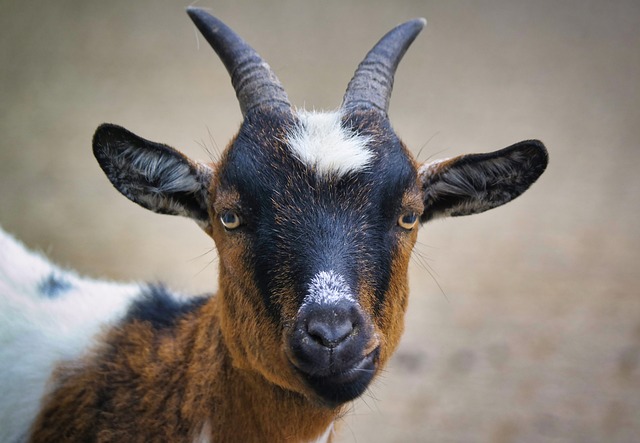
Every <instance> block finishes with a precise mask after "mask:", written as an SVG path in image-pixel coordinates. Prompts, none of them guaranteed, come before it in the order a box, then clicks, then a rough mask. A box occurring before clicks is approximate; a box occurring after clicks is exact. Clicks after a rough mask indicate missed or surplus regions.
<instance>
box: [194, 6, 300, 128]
mask: <svg viewBox="0 0 640 443" xmlns="http://www.w3.org/2000/svg"><path fill="white" fill-rule="evenodd" d="M187 14H189V17H191V20H193V22H194V23H195V25H196V27H197V28H198V29H199V30H200V32H201V33H202V35H203V36H204V38H205V39H206V40H207V41H208V42H209V44H210V45H211V47H212V48H213V49H214V51H216V53H217V54H218V57H220V60H222V63H224V66H225V67H226V68H227V71H228V72H229V75H231V84H232V85H233V88H234V89H235V90H236V96H237V97H238V101H239V102H240V109H241V111H242V115H243V116H245V115H246V114H247V113H248V112H249V111H251V110H252V109H254V108H256V107H258V106H269V107H271V108H279V109H285V110H290V109H291V104H290V103H289V98H288V97H287V93H286V92H284V88H283V87H282V84H280V81H279V80H278V78H277V77H276V75H275V74H274V73H273V71H272V70H271V67H269V65H268V64H267V63H266V62H265V61H264V60H263V59H262V57H260V56H259V55H258V53H257V52H256V51H255V50H254V49H253V48H252V47H251V46H249V45H248V44H247V43H246V42H245V41H244V40H242V38H240V36H239V35H238V34H236V33H235V32H234V31H233V30H232V29H231V28H229V27H228V26H227V25H225V24H224V23H222V22H221V21H220V20H218V19H217V18H215V17H214V16H212V15H211V14H209V13H208V12H206V11H204V10H203V9H200V8H193V7H189V8H187Z"/></svg>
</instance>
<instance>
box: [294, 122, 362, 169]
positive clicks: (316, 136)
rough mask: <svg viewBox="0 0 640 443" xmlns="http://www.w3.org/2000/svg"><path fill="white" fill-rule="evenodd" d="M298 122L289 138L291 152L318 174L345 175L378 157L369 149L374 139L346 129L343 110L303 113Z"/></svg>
mask: <svg viewBox="0 0 640 443" xmlns="http://www.w3.org/2000/svg"><path fill="white" fill-rule="evenodd" d="M298 119H299V123H298V124H297V125H296V126H295V128H294V129H293V131H292V132H291V133H290V134H289V135H288V137H287V143H288V146H289V149H291V151H292V153H293V155H295V156H296V157H297V158H298V159H299V160H300V161H301V162H303V163H304V164H306V165H307V166H309V167H312V168H315V169H316V172H317V173H318V175H320V176H322V177H326V176H330V175H337V176H342V175H345V174H348V173H350V172H357V171H361V170H363V169H366V168H367V167H368V166H369V165H370V163H371V160H372V159H373V155H374V154H373V151H371V150H370V149H369V148H368V147H367V144H368V143H369V142H370V141H371V139H370V137H367V136H363V135H360V134H357V133H355V132H352V131H349V130H348V129H345V128H343V127H342V125H341V121H342V114H341V113H340V112H339V111H334V112H307V111H300V112H299V113H298Z"/></svg>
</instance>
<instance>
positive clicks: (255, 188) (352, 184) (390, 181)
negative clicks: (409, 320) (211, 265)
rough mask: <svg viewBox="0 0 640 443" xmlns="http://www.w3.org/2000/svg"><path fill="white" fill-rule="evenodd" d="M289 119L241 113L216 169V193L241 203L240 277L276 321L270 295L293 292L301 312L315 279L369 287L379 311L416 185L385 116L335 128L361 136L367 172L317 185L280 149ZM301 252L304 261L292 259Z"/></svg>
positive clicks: (357, 118)
mask: <svg viewBox="0 0 640 443" xmlns="http://www.w3.org/2000/svg"><path fill="white" fill-rule="evenodd" d="M294 124H295V121H293V120H292V119H291V117H289V116H288V115H284V116H283V115H273V114H272V115H270V114H267V113H262V114H257V113H255V114H249V115H247V116H246V118H245V122H244V124H243V126H242V128H241V130H240V133H239V135H238V138H237V139H236V141H235V143H234V145H233V147H232V148H231V150H230V151H229V153H228V154H227V156H226V158H225V159H224V161H223V164H222V166H221V168H220V169H219V171H218V172H219V174H220V187H221V189H223V190H225V189H226V190H234V191H236V192H237V193H238V194H239V195H240V200H241V201H240V208H239V211H240V213H241V217H242V219H243V221H244V226H243V227H242V228H240V229H238V230H234V231H233V232H229V234H228V235H242V236H247V237H248V239H247V242H246V243H247V245H248V248H249V250H250V252H249V257H245V259H246V260H248V261H249V263H250V265H249V266H248V268H249V269H254V270H255V271H254V272H255V275H254V277H255V280H256V282H257V284H258V286H259V289H260V291H261V293H262V296H263V300H264V304H265V307H266V308H267V310H268V312H269V313H270V315H271V316H272V318H273V319H274V320H275V321H276V323H277V322H279V321H280V320H281V318H280V312H279V303H278V300H277V294H279V293H280V292H281V290H282V289H283V288H285V287H293V289H294V291H295V293H296V295H297V296H298V303H299V304H301V303H302V300H303V298H304V296H305V294H306V292H307V289H308V285H309V283H310V281H311V279H312V278H313V276H314V275H316V274H317V273H318V272H319V271H328V270H333V271H335V272H337V273H339V274H341V275H342V276H343V277H344V278H345V280H346V281H347V283H348V285H349V287H350V288H351V289H352V290H353V291H354V295H357V289H358V288H359V286H360V284H361V282H364V281H366V283H367V284H368V285H372V286H373V287H374V288H375V292H376V296H377V303H376V306H375V309H376V310H377V311H379V310H380V309H381V308H382V305H383V303H384V295H385V294H386V292H387V290H388V287H389V281H390V278H391V261H392V256H393V253H394V251H395V247H396V246H395V245H396V242H397V235H402V234H401V233H399V232H398V230H397V229H396V228H397V218H398V216H399V215H400V211H401V208H400V205H401V202H402V196H403V194H404V193H405V192H406V191H407V190H408V189H410V188H411V187H412V186H415V183H416V174H415V170H414V169H413V166H412V164H411V161H410V160H409V158H408V157H407V155H406V153H405V151H404V149H403V148H402V145H401V143H400V141H399V140H398V138H397V137H396V135H395V133H394V132H393V130H392V128H391V126H390V124H389V123H388V121H387V119H386V117H385V116H383V115H382V114H380V113H376V112H356V113H353V114H351V115H350V117H349V119H347V120H345V121H344V122H343V126H344V127H346V128H348V129H350V130H353V131H357V132H358V133H360V134H363V135H365V136H370V137H371V139H372V140H374V142H373V143H371V145H370V149H372V150H373V151H374V152H375V159H374V161H373V163H372V165H371V168H370V169H368V170H364V171H359V172H356V173H351V174H347V175H344V176H341V177H332V178H319V177H318V175H317V174H316V173H315V171H314V170H312V168H310V167H309V166H308V165H305V164H303V163H301V162H300V161H299V160H298V159H297V158H296V157H294V156H293V155H292V154H291V152H290V151H289V149H288V147H287V146H286V145H285V142H284V140H286V134H287V133H288V131H290V130H291V128H292V127H293V125H294ZM301 252H304V253H301Z"/></svg>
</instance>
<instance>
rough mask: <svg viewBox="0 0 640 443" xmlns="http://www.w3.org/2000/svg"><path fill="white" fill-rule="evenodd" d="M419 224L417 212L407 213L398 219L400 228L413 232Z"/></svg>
mask: <svg viewBox="0 0 640 443" xmlns="http://www.w3.org/2000/svg"><path fill="white" fill-rule="evenodd" d="M417 224H418V214H416V213H415V212H407V213H406V214H402V215H401V216H400V218H399V219H398V226H400V227H401V228H403V229H406V230H408V231H409V230H411V229H413V228H415V226H416V225H417Z"/></svg>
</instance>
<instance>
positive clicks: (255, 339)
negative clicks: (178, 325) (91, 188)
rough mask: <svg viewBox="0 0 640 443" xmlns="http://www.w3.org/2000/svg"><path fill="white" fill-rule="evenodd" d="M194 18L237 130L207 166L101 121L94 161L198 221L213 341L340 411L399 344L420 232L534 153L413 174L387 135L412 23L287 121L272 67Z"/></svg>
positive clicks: (162, 206)
mask: <svg viewBox="0 0 640 443" xmlns="http://www.w3.org/2000/svg"><path fill="white" fill-rule="evenodd" d="M189 14H190V15H191V17H192V19H193V20H194V22H195V23H196V25H197V26H198V28H199V29H200V30H201V31H202V32H203V34H204V35H205V37H206V38H207V40H208V41H209V42H210V43H211V45H212V46H213V47H214V49H215V50H216V51H217V52H218V54H219V55H220V56H221V58H222V60H223V62H224V63H225V65H226V66H227V69H228V70H229V72H230V73H231V74H232V82H233V84H234V86H235V87H236V93H237V95H238V98H239V100H240V105H241V109H242V111H243V115H244V121H243V124H242V127H241V129H240V131H239V133H238V135H237V136H236V137H235V138H234V140H233V141H232V143H231V144H230V145H229V147H228V148H227V150H226V151H225V152H224V153H223V156H222V158H221V160H220V161H219V163H218V164H216V165H205V164H200V163H196V162H193V161H191V160H189V159H187V158H186V157H184V156H183V155H182V154H180V153H179V152H177V151H175V150H173V149H172V148H169V147H167V146H165V145H159V144H156V143H153V142H149V141H147V140H144V139H142V138H140V137H138V136H136V135H134V134H132V133H130V132H128V131H126V130H125V129H123V128H120V127H118V126H114V125H102V126H101V127H99V128H98V130H97V131H96V135H95V136H94V153H95V155H96V157H97V159H98V161H99V163H100V165H101V167H102V168H103V170H104V171H105V172H106V174H107V176H108V177H109V179H110V180H111V181H112V183H113V184H114V185H115V186H116V188H118V190H120V191H121V192H122V193H123V194H124V195H125V196H127V197H128V198H130V199H131V200H133V201H134V202H136V203H138V204H140V205H142V206H144V207H146V208H148V209H151V210H154V211H156V212H160V213H169V214H179V215H185V216H188V217H191V218H193V219H195V220H196V221H197V222H198V223H199V224H200V226H201V227H202V228H203V229H204V230H205V231H206V232H207V233H208V234H210V235H211V236H212V237H213V239H214V241H215V243H216V246H217V248H218V252H219V255H220V287H221V293H220V294H219V295H218V303H219V306H220V309H221V311H220V312H221V314H220V321H221V330H222V334H223V336H224V340H225V345H226V346H227V348H228V349H229V351H230V353H231V355H232V358H233V361H234V364H235V365H236V366H238V367H240V368H243V369H246V370H248V371H252V372H253V373H259V374H260V376H262V377H264V378H266V379H267V380H269V381H270V382H272V383H275V384H277V385H279V386H281V387H283V388H285V389H287V390H290V391H294V392H297V393H299V394H302V395H304V396H305V397H306V398H309V399H311V400H314V401H316V402H319V403H322V404H325V405H328V406H337V405H340V404H342V403H344V402H346V401H349V400H352V399H354V398H356V397H357V396H359V395H360V394H361V393H362V392H364V390H365V389H366V388H367V386H368V384H369V382H370V381H371V380H372V379H373V377H374V376H375V374H376V372H377V371H378V370H379V369H380V368H381V367H382V366H383V365H384V364H385V363H386V361H387V360H388V358H389V357H390V355H391V354H392V352H393V350H394V349H395V347H396V346H397V344H398V341H399V339H400V335H401V333H402V329H403V316H404V312H405V309H406V306H407V296H408V287H407V267H408V261H409V257H410V254H411V250H412V248H413V245H414V243H415V240H416V235H417V225H418V222H420V221H422V222H426V221H428V220H430V219H433V218H435V217H438V216H449V215H450V216H456V215H467V214H472V213H478V212H482V211H485V210H487V209H491V208H493V207H496V206H499V205H501V204H504V203H506V202H508V201H510V200H512V199H513V198H515V197H517V196H518V195H520V194H521V193H522V192H524V191H525V190H526V189H527V188H528V187H529V186H530V185H531V184H532V183H533V182H534V181H535V180H536V179H537V178H538V177H539V176H540V174H541V173H542V172H543V171H544V169H545V167H546V164H547V153H546V150H545V148H544V146H543V145H542V144H541V143H540V142H537V141H527V142H521V143H519V144H517V145H513V146H511V147H509V148H506V149H504V150H501V151H497V152H494V153H492V154H481V155H469V156H462V157H457V158H454V159H449V160H445V161H439V162H434V163H430V164H425V165H419V164H417V163H416V162H415V160H414V159H413V157H412V156H411V154H410V153H409V151H407V149H406V148H405V147H404V145H403V144H402V142H401V141H400V140H399V138H398V137H397V136H396V134H395V133H394V131H393V129H392V127H391V125H390V123H389V120H388V118H387V113H386V111H387V106H388V99H389V95H390V88H391V84H392V82H393V73H394V70H395V68H396V66H397V64H398V62H399V61H400V58H401V57H402V55H403V54H404V52H405V50H406V49H407V47H408V46H409V44H410V43H411V42H412V41H413V39H414V38H415V36H416V35H417V34H418V32H419V31H420V29H422V26H423V25H424V22H423V21H420V20H414V21H411V22H407V23H405V24H403V25H400V26H398V27H397V28H395V29H394V30H392V31H391V32H390V33H388V34H387V35H386V36H385V37H383V39H382V40H380V42H379V43H378V44H377V45H376V46H375V47H374V48H373V49H372V50H371V51H370V52H369V54H368V55H367V57H366V58H365V60H364V61H363V62H362V63H361V65H360V67H359V68H358V70H357V71H356V74H355V75H354V78H353V79H352V80H351V82H350V84H349V87H348V89H347V92H346V94H345V99H344V102H343V105H342V107H341V108H340V110H339V111H336V112H332V113H318V114H316V113H306V112H297V111H294V110H293V109H292V107H291V106H290V105H289V102H288V99H287V97H286V94H285V93H284V90H283V89H282V87H281V85H280V83H279V82H278V81H277V79H276V78H275V76H274V74H273V72H272V71H271V69H270V68H269V67H268V65H266V64H265V63H264V62H263V61H262V59H261V58H260V57H259V56H258V55H257V54H256V53H255V51H253V50H252V49H251V48H250V47H249V46H248V45H247V44H246V43H245V42H243V41H242V40H241V39H240V38H239V37H238V36H237V35H236V34H235V33H233V31H231V30H230V29H229V28H227V27H226V26H225V25H224V24H223V23H222V22H220V21H219V20H217V19H215V18H213V17H212V16H210V15H209V14H207V13H206V12H204V11H202V10H198V9H190V10H189Z"/></svg>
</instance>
